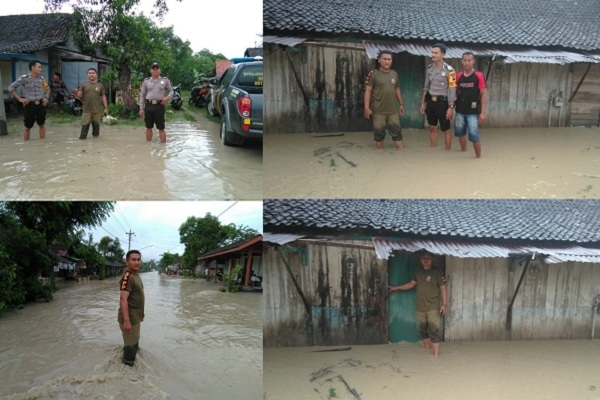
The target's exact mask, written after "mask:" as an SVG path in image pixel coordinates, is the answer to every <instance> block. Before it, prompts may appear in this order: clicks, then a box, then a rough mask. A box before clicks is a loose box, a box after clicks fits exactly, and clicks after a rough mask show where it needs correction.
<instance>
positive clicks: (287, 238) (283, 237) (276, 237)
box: [263, 232, 306, 245]
mask: <svg viewBox="0 0 600 400" xmlns="http://www.w3.org/2000/svg"><path fill="white" fill-rule="evenodd" d="M305 236H306V235H291V234H287V233H267V232H265V233H263V240H264V241H265V242H269V243H275V244H278V245H284V244H286V243H290V242H294V241H296V240H298V239H302V238H303V237H305Z"/></svg>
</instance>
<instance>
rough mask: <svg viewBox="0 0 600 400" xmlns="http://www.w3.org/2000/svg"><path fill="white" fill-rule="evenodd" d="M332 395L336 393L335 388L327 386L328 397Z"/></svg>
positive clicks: (335, 395) (334, 395)
mask: <svg viewBox="0 0 600 400" xmlns="http://www.w3.org/2000/svg"><path fill="white" fill-rule="evenodd" d="M332 397H337V394H336V393H335V388H333V387H330V388H329V399H331V398H332Z"/></svg>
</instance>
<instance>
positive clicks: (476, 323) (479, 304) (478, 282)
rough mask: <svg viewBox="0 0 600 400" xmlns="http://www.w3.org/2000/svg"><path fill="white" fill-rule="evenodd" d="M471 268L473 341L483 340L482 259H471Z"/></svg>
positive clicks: (483, 283) (483, 275)
mask: <svg viewBox="0 0 600 400" xmlns="http://www.w3.org/2000/svg"><path fill="white" fill-rule="evenodd" d="M472 268H473V272H474V289H475V293H474V297H473V330H472V332H471V338H472V340H474V341H481V340H482V339H483V330H484V328H483V324H484V322H483V321H484V316H483V314H484V307H483V302H484V301H485V286H486V282H485V268H484V265H483V260H482V259H473V261H472Z"/></svg>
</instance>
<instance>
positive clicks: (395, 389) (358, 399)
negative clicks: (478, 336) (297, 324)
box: [264, 340, 600, 400]
mask: <svg viewBox="0 0 600 400" xmlns="http://www.w3.org/2000/svg"><path fill="white" fill-rule="evenodd" d="M323 349H331V348H310V347H301V348H267V349H265V354H264V362H265V370H264V385H265V395H264V399H265V400H275V399H288V398H289V399H294V400H305V399H306V400H309V399H311V400H315V399H316V400H329V399H331V398H334V399H341V400H346V399H348V400H369V399H446V400H465V399H486V400H506V399H514V400H532V399H536V400H541V399H551V400H565V399H578V400H599V399H600V373H598V371H599V365H600V364H599V361H598V355H599V354H600V340H593V341H592V340H573V341H571V340H565V341H554V340H549V341H519V342H463V343H442V345H441V350H440V356H439V357H438V358H434V357H433V355H432V354H431V353H426V352H425V350H424V349H423V347H422V345H421V344H419V343H406V342H405V343H400V344H389V345H376V346H352V347H351V348H350V350H345V351H329V352H314V351H315V350H323ZM332 392H333V393H335V397H329V396H330V394H331V393H332Z"/></svg>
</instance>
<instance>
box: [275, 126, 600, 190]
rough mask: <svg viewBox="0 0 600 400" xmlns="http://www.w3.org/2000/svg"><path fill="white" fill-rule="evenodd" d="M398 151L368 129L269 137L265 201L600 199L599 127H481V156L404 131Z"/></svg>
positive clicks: (455, 143) (420, 132)
mask: <svg viewBox="0 0 600 400" xmlns="http://www.w3.org/2000/svg"><path fill="white" fill-rule="evenodd" d="M403 135H404V146H405V148H404V150H402V151H397V150H396V149H395V147H394V146H393V142H392V141H391V139H390V138H389V137H387V138H386V140H385V142H384V144H385V148H384V149H383V150H382V151H377V150H375V148H374V147H375V146H374V142H373V133H372V132H353V133H344V134H343V135H341V136H327V137H313V136H312V135H310V134H279V135H267V136H266V137H265V138H264V139H265V143H264V196H265V198H315V199H319V198H473V199H487V198H544V199H553V198H557V199H562V198H600V129H598V128H561V129H558V128H551V129H537V128H536V129H533V128H532V129H526V128H523V129H485V128H484V129H482V130H481V132H480V136H481V146H482V157H481V158H480V159H477V158H475V153H474V151H473V147H472V145H471V143H468V151H466V152H462V151H460V146H459V143H458V139H456V138H454V139H453V143H452V149H451V150H450V151H446V150H445V149H444V144H443V143H444V140H443V137H442V135H441V133H439V134H438V135H439V136H438V147H437V148H431V147H430V144H429V131H428V130H427V131H426V130H415V129H405V130H403Z"/></svg>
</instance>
